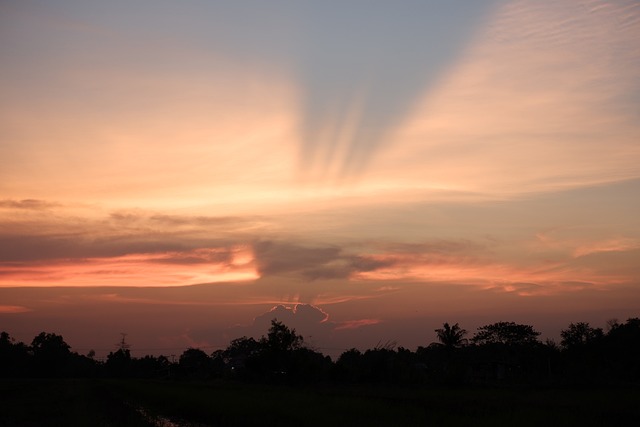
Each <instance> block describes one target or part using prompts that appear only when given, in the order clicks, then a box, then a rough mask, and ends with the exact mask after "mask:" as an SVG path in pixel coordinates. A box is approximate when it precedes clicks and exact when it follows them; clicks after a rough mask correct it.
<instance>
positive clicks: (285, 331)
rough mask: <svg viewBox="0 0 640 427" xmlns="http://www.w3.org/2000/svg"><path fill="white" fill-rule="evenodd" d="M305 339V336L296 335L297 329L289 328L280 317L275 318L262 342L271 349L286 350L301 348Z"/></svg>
mask: <svg viewBox="0 0 640 427" xmlns="http://www.w3.org/2000/svg"><path fill="white" fill-rule="evenodd" d="M303 341H304V338H303V337H302V335H296V330H295V329H289V328H288V327H287V326H286V325H285V324H284V323H282V322H279V321H278V319H273V320H272V321H271V328H269V332H268V333H267V337H266V338H265V337H262V339H261V340H260V343H261V344H262V345H263V346H265V348H267V349H269V350H271V351H276V352H284V351H290V350H296V349H299V348H301V347H302V343H303Z"/></svg>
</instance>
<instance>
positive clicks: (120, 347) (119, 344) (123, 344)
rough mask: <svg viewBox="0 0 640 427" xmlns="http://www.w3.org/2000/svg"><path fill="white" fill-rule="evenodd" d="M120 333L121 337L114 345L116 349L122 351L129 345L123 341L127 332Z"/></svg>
mask: <svg viewBox="0 0 640 427" xmlns="http://www.w3.org/2000/svg"><path fill="white" fill-rule="evenodd" d="M120 335H122V339H121V340H120V341H119V342H118V343H116V347H118V350H122V351H125V350H128V349H129V347H131V346H130V345H129V344H127V342H126V341H125V338H126V337H127V335H128V334H126V333H124V332H120Z"/></svg>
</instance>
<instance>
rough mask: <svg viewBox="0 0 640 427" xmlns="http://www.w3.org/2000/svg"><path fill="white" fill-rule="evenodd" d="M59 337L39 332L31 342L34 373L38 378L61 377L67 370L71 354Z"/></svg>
mask: <svg viewBox="0 0 640 427" xmlns="http://www.w3.org/2000/svg"><path fill="white" fill-rule="evenodd" d="M69 348H70V346H69V344H67V343H66V342H65V341H64V339H63V338H62V336H61V335H56V334H53V333H46V332H41V333H40V334H39V335H38V336H36V337H35V338H34V339H33V341H32V342H31V350H32V351H33V358H34V362H35V371H36V373H37V374H38V375H40V376H45V377H50V376H62V375H64V374H65V371H66V370H67V366H68V364H69V360H70V358H71V352H70V351H69Z"/></svg>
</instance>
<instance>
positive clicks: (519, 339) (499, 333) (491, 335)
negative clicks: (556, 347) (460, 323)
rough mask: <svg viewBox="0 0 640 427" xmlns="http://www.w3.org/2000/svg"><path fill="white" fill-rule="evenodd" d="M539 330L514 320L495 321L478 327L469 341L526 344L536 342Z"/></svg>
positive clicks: (476, 342) (475, 342)
mask: <svg viewBox="0 0 640 427" xmlns="http://www.w3.org/2000/svg"><path fill="white" fill-rule="evenodd" d="M538 335H540V332H538V331H536V330H535V329H533V326H530V325H520V324H517V323H515V322H497V323H493V324H491V325H485V326H481V327H479V328H478V332H476V333H475V335H474V336H473V338H471V341H472V342H473V343H474V344H480V345H483V344H507V345H526V344H535V343H537V342H538Z"/></svg>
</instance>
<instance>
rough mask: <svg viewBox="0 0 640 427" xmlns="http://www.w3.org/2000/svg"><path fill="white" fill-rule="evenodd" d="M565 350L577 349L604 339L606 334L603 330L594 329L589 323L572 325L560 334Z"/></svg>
mask: <svg viewBox="0 0 640 427" xmlns="http://www.w3.org/2000/svg"><path fill="white" fill-rule="evenodd" d="M560 336H561V337H562V341H561V342H560V344H561V345H562V347H564V348H577V347H580V346H584V345H586V344H589V343H592V342H594V341H595V340H598V339H602V337H603V336H604V333H603V332H602V329H601V328H592V327H591V326H589V323H587V322H578V323H571V324H570V325H569V327H568V328H567V329H563V330H562V331H561V332H560Z"/></svg>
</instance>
